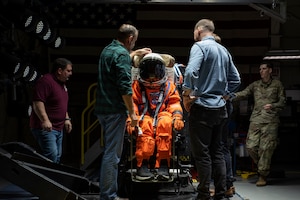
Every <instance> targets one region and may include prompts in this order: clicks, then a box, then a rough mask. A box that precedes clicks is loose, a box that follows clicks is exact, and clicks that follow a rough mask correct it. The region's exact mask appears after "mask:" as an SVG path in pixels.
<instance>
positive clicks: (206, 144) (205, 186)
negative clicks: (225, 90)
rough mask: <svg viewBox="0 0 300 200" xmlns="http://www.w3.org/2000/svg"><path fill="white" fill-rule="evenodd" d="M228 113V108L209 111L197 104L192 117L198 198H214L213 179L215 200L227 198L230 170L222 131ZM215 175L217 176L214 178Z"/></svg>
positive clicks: (191, 130) (191, 114) (192, 144)
mask: <svg viewBox="0 0 300 200" xmlns="http://www.w3.org/2000/svg"><path fill="white" fill-rule="evenodd" d="M225 118H227V111H226V108H225V106H224V107H222V108H217V109H209V108H205V107H202V106H198V105H196V104H194V105H193V106H192V108H191V112H190V115H189V133H190V138H191V150H192V155H193V158H194V160H195V164H196V168H197V172H198V177H199V179H200V183H199V185H198V187H197V191H198V197H197V198H198V199H201V200H204V199H209V198H210V192H209V187H210V181H211V178H212V177H213V179H214V185H215V198H214V199H217V200H220V199H225V191H226V167H225V161H224V155H223V145H222V129H223V123H224V120H225ZM212 175H213V176H212Z"/></svg>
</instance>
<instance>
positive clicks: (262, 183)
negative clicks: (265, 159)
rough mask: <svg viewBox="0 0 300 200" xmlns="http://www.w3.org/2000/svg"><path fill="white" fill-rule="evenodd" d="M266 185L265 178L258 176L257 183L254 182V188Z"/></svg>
mask: <svg viewBox="0 0 300 200" xmlns="http://www.w3.org/2000/svg"><path fill="white" fill-rule="evenodd" d="M265 185H267V177H265V176H261V175H260V176H259V177H258V181H257V182H256V186H265Z"/></svg>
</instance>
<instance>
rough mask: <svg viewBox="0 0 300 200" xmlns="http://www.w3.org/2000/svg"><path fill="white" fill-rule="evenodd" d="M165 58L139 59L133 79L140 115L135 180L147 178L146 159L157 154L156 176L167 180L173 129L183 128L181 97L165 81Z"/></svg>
mask: <svg viewBox="0 0 300 200" xmlns="http://www.w3.org/2000/svg"><path fill="white" fill-rule="evenodd" d="M165 68H166V66H165V61H164V60H163V58H162V57H161V55H160V54H157V53H150V54H147V55H145V56H144V57H143V58H142V59H141V61H140V62H139V74H138V76H137V80H134V81H133V84H132V89H133V95H132V97H133V101H134V107H135V112H136V114H137V115H138V116H139V117H140V119H139V127H136V129H135V131H134V132H135V133H136V134H137V139H136V152H135V155H136V160H137V174H136V179H137V180H150V179H152V178H154V177H155V176H154V174H153V173H151V171H150V170H149V159H150V157H151V156H153V155H154V153H156V155H154V156H155V159H156V162H155V168H156V169H158V170H157V176H156V177H157V178H158V179H160V180H168V179H169V178H170V175H169V167H170V158H171V154H172V152H171V151H172V129H173V128H174V129H175V130H181V129H182V128H183V127H184V122H183V120H182V117H183V113H182V107H181V105H180V96H179V93H178V91H177V88H176V85H175V84H174V83H173V82H171V81H169V80H168V77H167V75H166V69H165Z"/></svg>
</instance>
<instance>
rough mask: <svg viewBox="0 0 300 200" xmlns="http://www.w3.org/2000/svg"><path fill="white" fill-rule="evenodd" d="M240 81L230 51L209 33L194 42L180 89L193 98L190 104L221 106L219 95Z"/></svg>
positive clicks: (222, 103)
mask: <svg viewBox="0 0 300 200" xmlns="http://www.w3.org/2000/svg"><path fill="white" fill-rule="evenodd" d="M240 84H241V79H240V75H239V72H238V70H237V68H236V67H235V65H234V63H233V61H232V57H231V55H230V53H229V52H228V51H227V49H226V48H225V47H223V46H222V45H220V44H219V43H217V42H216V41H215V39H214V37H213V36H207V37H204V38H203V39H202V40H201V41H199V42H195V43H194V45H193V46H192V48H191V51H190V57H189V62H188V65H187V67H186V70H185V75H184V83H183V90H190V91H191V95H193V96H196V97H197V99H196V101H195V102H194V103H196V104H198V105H200V106H203V107H207V108H220V107H223V106H224V105H225V104H226V101H225V100H224V99H223V95H226V94H229V93H232V92H234V91H236V90H237V88H238V87H239V85H240Z"/></svg>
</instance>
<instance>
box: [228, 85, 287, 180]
mask: <svg viewBox="0 0 300 200" xmlns="http://www.w3.org/2000/svg"><path fill="white" fill-rule="evenodd" d="M250 95H253V97H254V107H253V111H252V114H251V117H250V125H249V130H248V135H247V140H246V148H247V151H248V152H249V155H250V156H251V157H252V159H253V161H254V162H255V163H256V164H257V168H258V173H259V174H260V175H263V176H267V175H268V174H269V173H270V164H271V159H272V155H273V152H274V150H275V148H276V146H277V143H278V142H277V140H278V138H277V135H278V124H279V111H280V110H282V109H283V108H284V105H285V91H284V88H283V85H282V83H281V82H280V81H279V80H275V79H270V81H269V82H267V83H264V82H262V80H258V81H255V82H253V83H252V84H250V85H249V86H248V87H247V88H246V89H244V90H243V91H240V92H237V93H235V99H234V100H239V99H243V98H246V97H248V96H250ZM266 104H271V105H272V109H271V110H270V111H266V110H265V109H264V108H263V107H264V105H266Z"/></svg>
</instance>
